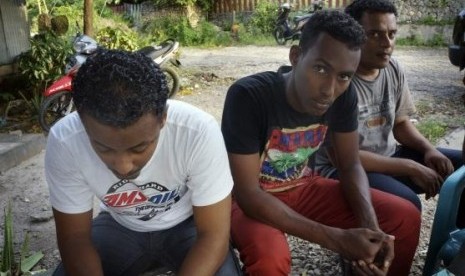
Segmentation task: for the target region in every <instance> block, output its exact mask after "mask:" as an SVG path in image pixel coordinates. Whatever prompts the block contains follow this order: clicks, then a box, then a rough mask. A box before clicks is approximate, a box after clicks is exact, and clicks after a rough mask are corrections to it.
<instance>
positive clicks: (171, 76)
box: [161, 67, 179, 98]
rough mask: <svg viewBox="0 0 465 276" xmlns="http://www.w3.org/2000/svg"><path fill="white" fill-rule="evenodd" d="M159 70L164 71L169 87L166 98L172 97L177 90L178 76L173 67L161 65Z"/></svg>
mask: <svg viewBox="0 0 465 276" xmlns="http://www.w3.org/2000/svg"><path fill="white" fill-rule="evenodd" d="M161 70H162V71H163V72H164V73H165V76H166V81H167V82H168V88H169V89H170V91H169V94H168V98H173V97H174V96H175V95H176V93H178V91H179V76H178V73H176V71H174V69H173V68H170V67H162V68H161Z"/></svg>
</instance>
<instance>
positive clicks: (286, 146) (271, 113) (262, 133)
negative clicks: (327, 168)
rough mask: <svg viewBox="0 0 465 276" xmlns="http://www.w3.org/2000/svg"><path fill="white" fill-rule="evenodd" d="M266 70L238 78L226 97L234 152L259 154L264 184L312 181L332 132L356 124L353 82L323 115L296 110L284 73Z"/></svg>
mask: <svg viewBox="0 0 465 276" xmlns="http://www.w3.org/2000/svg"><path fill="white" fill-rule="evenodd" d="M289 70H290V67H289V66H285V67H281V68H280V69H279V70H278V72H262V73H259V74H255V75H251V76H248V77H245V78H242V79H240V80H238V81H237V82H235V83H234V84H233V85H232V86H231V87H230V89H229V90H228V94H227V96H226V104H225V107H224V111H223V118H222V124H221V127H222V131H223V136H224V139H225V142H226V148H227V150H228V151H229V152H231V153H236V154H254V153H259V154H260V158H261V168H260V175H259V181H260V185H261V187H262V189H264V190H266V191H268V192H279V191H285V190H288V189H291V188H293V187H296V186H299V185H303V184H305V183H307V181H306V179H307V178H308V177H311V176H312V175H313V170H312V166H313V164H312V161H311V160H312V159H313V156H314V153H315V152H316V151H317V150H318V149H319V147H320V145H321V144H322V143H323V142H324V140H325V137H326V133H327V132H328V131H334V132H351V131H354V130H356V129H357V97H356V95H355V91H354V90H353V89H352V88H351V86H349V88H348V90H347V91H345V92H344V93H343V94H342V95H341V96H340V97H338V98H337V99H336V100H335V101H334V103H333V105H332V106H331V107H330V109H329V110H328V111H327V112H326V113H325V114H324V115H323V116H314V115H310V114H306V113H300V112H297V111H295V110H294V109H293V108H292V107H291V106H290V105H289V104H288V102H287V99H286V95H285V81H284V78H283V76H282V73H283V72H286V71H289Z"/></svg>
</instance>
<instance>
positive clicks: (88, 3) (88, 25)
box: [84, 0, 94, 37]
mask: <svg viewBox="0 0 465 276" xmlns="http://www.w3.org/2000/svg"><path fill="white" fill-rule="evenodd" d="M92 1H93V0H84V34H86V35H88V36H90V37H92V36H93V34H94V30H93V8H92V6H93V4H92Z"/></svg>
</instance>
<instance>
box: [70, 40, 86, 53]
mask: <svg viewBox="0 0 465 276" xmlns="http://www.w3.org/2000/svg"><path fill="white" fill-rule="evenodd" d="M73 48H74V51H76V53H79V54H80V53H82V52H83V51H84V49H85V48H86V43H85V42H84V41H76V42H74V45H73Z"/></svg>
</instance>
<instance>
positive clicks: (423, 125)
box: [416, 118, 448, 145]
mask: <svg viewBox="0 0 465 276" xmlns="http://www.w3.org/2000/svg"><path fill="white" fill-rule="evenodd" d="M416 127H417V129H418V131H420V133H421V134H423V136H425V138H426V139H428V140H429V141H430V142H431V143H432V144H433V145H434V144H436V143H437V142H438V141H439V139H441V138H442V137H444V136H445V135H446V131H447V128H448V127H447V124H446V123H445V122H443V121H439V120H437V119H431V118H430V119H425V120H423V121H420V122H419V123H418V124H417V125H416Z"/></svg>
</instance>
